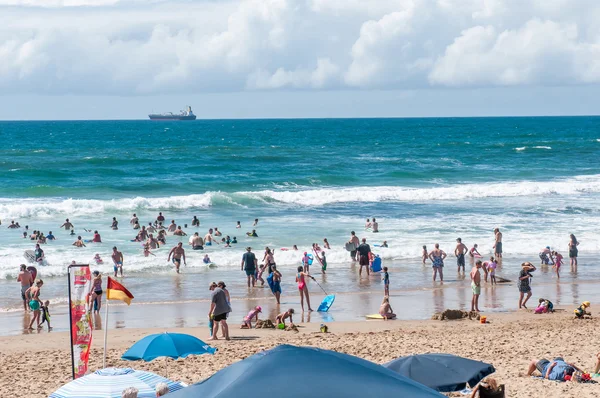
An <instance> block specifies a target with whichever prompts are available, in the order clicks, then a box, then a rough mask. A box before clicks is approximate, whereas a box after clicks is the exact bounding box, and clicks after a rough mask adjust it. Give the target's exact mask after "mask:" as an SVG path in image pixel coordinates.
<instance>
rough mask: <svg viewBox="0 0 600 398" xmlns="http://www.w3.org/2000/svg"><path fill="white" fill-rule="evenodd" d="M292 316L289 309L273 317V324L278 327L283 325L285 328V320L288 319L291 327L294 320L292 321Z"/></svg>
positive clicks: (291, 311)
mask: <svg viewBox="0 0 600 398" xmlns="http://www.w3.org/2000/svg"><path fill="white" fill-rule="evenodd" d="M292 315H294V309H293V308H290V309H289V310H287V311H286V312H283V313H281V314H279V315H277V317H275V323H276V324H278V325H279V324H280V323H283V326H285V320H286V319H288V318H290V325H293V324H294V319H292Z"/></svg>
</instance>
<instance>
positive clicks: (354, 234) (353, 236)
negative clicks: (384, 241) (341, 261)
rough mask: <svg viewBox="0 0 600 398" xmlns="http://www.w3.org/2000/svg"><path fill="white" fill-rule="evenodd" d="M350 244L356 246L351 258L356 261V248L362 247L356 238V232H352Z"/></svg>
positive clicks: (351, 252)
mask: <svg viewBox="0 0 600 398" xmlns="http://www.w3.org/2000/svg"><path fill="white" fill-rule="evenodd" d="M348 243H352V244H353V245H354V250H351V251H350V257H352V261H356V248H357V247H358V246H359V245H360V241H359V240H358V237H357V236H356V233H355V232H354V231H352V232H350V240H349V241H348Z"/></svg>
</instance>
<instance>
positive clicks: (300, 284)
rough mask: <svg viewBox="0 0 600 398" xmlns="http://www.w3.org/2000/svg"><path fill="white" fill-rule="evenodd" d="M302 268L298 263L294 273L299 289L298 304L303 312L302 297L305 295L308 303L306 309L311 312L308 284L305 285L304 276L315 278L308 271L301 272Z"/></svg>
mask: <svg viewBox="0 0 600 398" xmlns="http://www.w3.org/2000/svg"><path fill="white" fill-rule="evenodd" d="M303 270H304V268H303V267H302V266H301V265H300V266H298V273H297V274H296V283H298V290H299V291H300V306H301V307H302V312H304V297H306V304H308V311H309V312H312V310H313V309H312V308H310V296H309V295H308V286H306V277H309V278H311V279H312V280H315V278H313V277H312V276H311V275H310V274H309V273H308V272H303Z"/></svg>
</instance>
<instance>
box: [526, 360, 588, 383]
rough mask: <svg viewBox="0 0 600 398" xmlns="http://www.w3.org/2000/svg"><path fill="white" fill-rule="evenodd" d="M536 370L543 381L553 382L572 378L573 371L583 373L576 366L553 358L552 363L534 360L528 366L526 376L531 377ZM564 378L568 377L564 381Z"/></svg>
mask: <svg viewBox="0 0 600 398" xmlns="http://www.w3.org/2000/svg"><path fill="white" fill-rule="evenodd" d="M536 370H537V371H538V372H540V373H541V375H542V377H543V378H544V379H547V380H555V381H566V380H568V379H570V376H572V375H573V373H575V371H578V372H581V373H583V371H582V370H581V369H579V368H578V367H577V366H575V365H574V364H572V363H567V362H565V360H564V359H563V358H561V357H557V358H554V360H552V361H549V360H547V359H544V358H542V359H539V360H535V359H534V360H533V361H531V363H530V364H529V368H528V369H527V376H531V375H532V374H533V372H535V371H536ZM566 376H569V377H568V378H567V379H565V377H566Z"/></svg>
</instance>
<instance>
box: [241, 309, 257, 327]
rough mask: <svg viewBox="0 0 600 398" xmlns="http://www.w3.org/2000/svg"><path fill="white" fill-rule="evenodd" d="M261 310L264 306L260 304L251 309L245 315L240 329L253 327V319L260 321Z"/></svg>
mask: <svg viewBox="0 0 600 398" xmlns="http://www.w3.org/2000/svg"><path fill="white" fill-rule="evenodd" d="M259 312H262V307H261V306H260V305H257V306H256V307H254V308H253V309H252V310H250V312H249V313H248V315H246V316H245V317H244V320H243V321H242V326H241V327H240V329H252V320H253V319H255V318H256V321H257V322H258V313H259Z"/></svg>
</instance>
